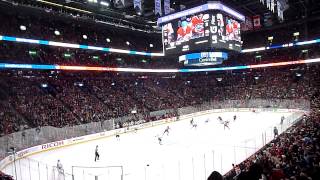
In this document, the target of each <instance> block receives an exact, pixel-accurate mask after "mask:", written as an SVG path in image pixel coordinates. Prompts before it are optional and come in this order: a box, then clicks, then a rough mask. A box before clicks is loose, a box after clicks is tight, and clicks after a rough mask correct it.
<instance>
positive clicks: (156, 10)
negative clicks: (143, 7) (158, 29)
mask: <svg viewBox="0 0 320 180" xmlns="http://www.w3.org/2000/svg"><path fill="white" fill-rule="evenodd" d="M154 14H155V15H160V16H162V10H161V0H154Z"/></svg>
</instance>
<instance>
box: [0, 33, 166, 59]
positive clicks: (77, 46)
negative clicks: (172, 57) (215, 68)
mask: <svg viewBox="0 0 320 180" xmlns="http://www.w3.org/2000/svg"><path fill="white" fill-rule="evenodd" d="M0 40H1V41H11V42H21V43H29V44H41V45H47V46H58V47H66V48H75V49H86V50H96V51H104V52H115V53H119V54H129V55H142V56H150V57H154V56H163V53H150V52H143V51H134V50H126V49H115V48H107V47H98V46H88V45H82V44H72V43H64V42H56V41H48V40H36V39H26V38H18V37H11V36H0Z"/></svg>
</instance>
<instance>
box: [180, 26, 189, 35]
mask: <svg viewBox="0 0 320 180" xmlns="http://www.w3.org/2000/svg"><path fill="white" fill-rule="evenodd" d="M190 33H191V28H190V27H189V26H187V28H186V30H184V29H183V28H182V27H179V29H178V31H177V34H178V35H179V36H181V37H184V36H185V35H187V34H190Z"/></svg>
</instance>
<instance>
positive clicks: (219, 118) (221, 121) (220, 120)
mask: <svg viewBox="0 0 320 180" xmlns="http://www.w3.org/2000/svg"><path fill="white" fill-rule="evenodd" d="M218 120H219V122H220V123H221V124H223V120H222V117H221V116H219V117H218Z"/></svg>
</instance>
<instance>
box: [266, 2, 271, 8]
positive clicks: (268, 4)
mask: <svg viewBox="0 0 320 180" xmlns="http://www.w3.org/2000/svg"><path fill="white" fill-rule="evenodd" d="M266 4H267V8H268V9H270V5H271V0H267V2H266Z"/></svg>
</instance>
